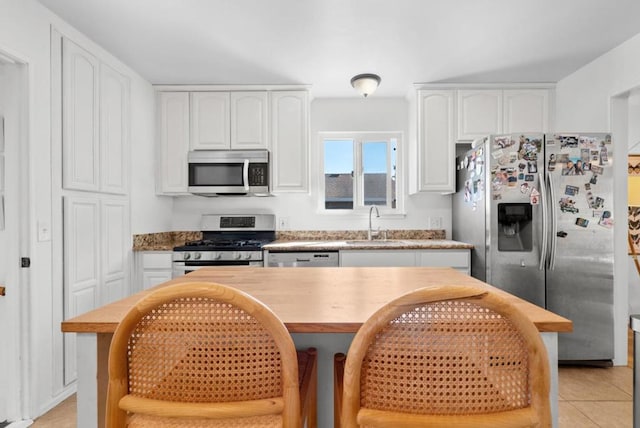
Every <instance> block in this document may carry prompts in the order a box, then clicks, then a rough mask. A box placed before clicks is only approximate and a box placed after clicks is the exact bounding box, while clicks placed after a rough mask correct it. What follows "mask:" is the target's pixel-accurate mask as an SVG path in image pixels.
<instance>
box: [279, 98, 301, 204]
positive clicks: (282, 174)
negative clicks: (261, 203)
mask: <svg viewBox="0 0 640 428" xmlns="http://www.w3.org/2000/svg"><path fill="white" fill-rule="evenodd" d="M308 107H309V95H308V93H307V91H276V92H272V93H271V168H272V171H271V177H272V183H271V184H272V185H271V189H272V191H273V192H274V193H277V192H308V191H309V108H308Z"/></svg>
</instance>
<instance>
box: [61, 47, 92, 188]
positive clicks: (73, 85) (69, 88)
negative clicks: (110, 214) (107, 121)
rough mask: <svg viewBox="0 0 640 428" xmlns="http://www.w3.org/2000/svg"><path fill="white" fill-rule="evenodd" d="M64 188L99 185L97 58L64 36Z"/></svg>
mask: <svg viewBox="0 0 640 428" xmlns="http://www.w3.org/2000/svg"><path fill="white" fill-rule="evenodd" d="M62 70H63V72H62V102H63V118H62V120H63V127H62V149H63V164H62V174H63V177H62V178H63V183H62V185H63V187H64V188H65V189H76V190H93V191H97V190H98V188H99V182H98V180H99V179H98V168H99V165H98V162H99V152H98V150H99V147H98V144H99V135H98V132H99V128H98V120H99V119H98V89H99V88H98V75H99V63H98V60H97V59H96V58H95V57H94V56H93V55H91V54H90V53H89V52H87V51H85V50H84V49H82V48H80V47H79V46H78V45H76V44H74V43H73V42H71V41H69V40H68V39H63V45H62Z"/></svg>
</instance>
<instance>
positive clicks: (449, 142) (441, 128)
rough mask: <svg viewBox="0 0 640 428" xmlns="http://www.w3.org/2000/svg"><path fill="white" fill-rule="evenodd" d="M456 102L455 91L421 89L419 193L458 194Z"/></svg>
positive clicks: (418, 106)
mask: <svg viewBox="0 0 640 428" xmlns="http://www.w3.org/2000/svg"><path fill="white" fill-rule="evenodd" d="M454 102H455V91H454V90H418V99H417V104H418V105H417V110H418V112H417V114H418V121H417V122H418V123H417V125H418V180H419V181H418V190H419V191H437V192H454V191H455V174H454V172H455V171H454V167H455V165H454V164H455V143H456V137H455V111H454Z"/></svg>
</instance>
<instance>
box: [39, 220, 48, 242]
mask: <svg viewBox="0 0 640 428" xmlns="http://www.w3.org/2000/svg"><path fill="white" fill-rule="evenodd" d="M38 241H40V242H46V241H51V225H50V224H49V222H48V221H46V220H39V221H38Z"/></svg>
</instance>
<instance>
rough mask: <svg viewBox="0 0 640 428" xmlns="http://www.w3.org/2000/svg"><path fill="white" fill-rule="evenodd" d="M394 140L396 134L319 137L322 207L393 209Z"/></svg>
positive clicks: (395, 150)
mask: <svg viewBox="0 0 640 428" xmlns="http://www.w3.org/2000/svg"><path fill="white" fill-rule="evenodd" d="M398 140H399V135H386V134H385V135H379V134H349V135H346V134H345V135H344V136H337V135H336V136H331V137H325V138H323V150H324V208H325V209H327V210H344V209H349V210H353V209H357V208H364V207H366V206H369V205H377V206H379V207H382V208H385V207H386V208H388V209H396V207H397V201H396V187H397V183H396V182H397V180H396V173H397V171H396V169H397V167H396V164H397V149H398Z"/></svg>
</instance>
